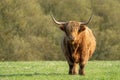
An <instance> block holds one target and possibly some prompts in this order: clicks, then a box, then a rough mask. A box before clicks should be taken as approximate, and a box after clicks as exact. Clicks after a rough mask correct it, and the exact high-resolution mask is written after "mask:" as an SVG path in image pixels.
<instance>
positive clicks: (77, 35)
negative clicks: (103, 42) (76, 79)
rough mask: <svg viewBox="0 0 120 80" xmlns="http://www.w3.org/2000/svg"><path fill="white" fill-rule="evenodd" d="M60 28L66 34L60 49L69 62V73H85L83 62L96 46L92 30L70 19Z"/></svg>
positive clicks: (84, 62)
mask: <svg viewBox="0 0 120 80" xmlns="http://www.w3.org/2000/svg"><path fill="white" fill-rule="evenodd" d="M61 28H62V30H63V31H64V32H65V34H66V35H65V36H64V38H63V40H62V50H63V52H64V54H65V57H66V59H67V61H68V64H69V74H78V73H79V74H81V75H85V72H84V67H85V64H86V62H87V61H88V59H89V58H90V57H91V56H92V54H93V52H94V50H95V47H96V40H95V37H94V35H93V33H92V31H91V30H90V29H89V28H88V27H87V26H85V25H81V24H80V22H75V21H70V22H68V24H67V25H63V26H61ZM78 64H79V66H80V69H79V71H78Z"/></svg>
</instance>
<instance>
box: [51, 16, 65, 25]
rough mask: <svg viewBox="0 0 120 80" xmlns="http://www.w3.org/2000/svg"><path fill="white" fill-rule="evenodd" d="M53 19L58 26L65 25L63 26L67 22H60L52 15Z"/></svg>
mask: <svg viewBox="0 0 120 80" xmlns="http://www.w3.org/2000/svg"><path fill="white" fill-rule="evenodd" d="M51 17H52V20H53V21H54V22H55V23H56V24H58V25H63V24H66V23H67V22H58V21H57V20H56V19H55V18H54V16H53V15H52V14H51Z"/></svg>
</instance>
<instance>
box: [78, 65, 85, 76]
mask: <svg viewBox="0 0 120 80" xmlns="http://www.w3.org/2000/svg"><path fill="white" fill-rule="evenodd" d="M84 67H85V64H83V63H82V64H80V70H79V74H80V75H85V72H84Z"/></svg>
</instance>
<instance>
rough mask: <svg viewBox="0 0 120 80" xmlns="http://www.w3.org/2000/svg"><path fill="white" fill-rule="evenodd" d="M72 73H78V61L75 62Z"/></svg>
mask: <svg viewBox="0 0 120 80" xmlns="http://www.w3.org/2000/svg"><path fill="white" fill-rule="evenodd" d="M72 74H73V75H76V74H78V63H74V64H73V68H72Z"/></svg>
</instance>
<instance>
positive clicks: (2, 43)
mask: <svg viewBox="0 0 120 80" xmlns="http://www.w3.org/2000/svg"><path fill="white" fill-rule="evenodd" d="M119 9H120V1H119V0H71V1H70V0H0V61H11V60H13V61H23V60H25V61H31V60H65V58H64V54H63V53H62V51H61V47H60V42H61V38H62V35H63V34H64V33H63V32H62V31H61V30H59V28H58V27H57V25H55V24H54V23H53V21H52V20H51V17H50V11H52V13H53V14H54V16H55V17H56V18H57V20H59V21H69V20H76V21H86V20H88V18H89V17H90V16H91V14H92V13H93V14H94V17H93V19H92V21H91V23H90V24H89V25H88V26H89V27H90V28H91V29H92V31H93V32H94V34H95V37H96V41H97V48H96V51H95V53H94V55H93V57H92V59H93V60H94V59H96V60H120V53H119V52H120V36H119V34H120V22H119V21H120V10H119Z"/></svg>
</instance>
